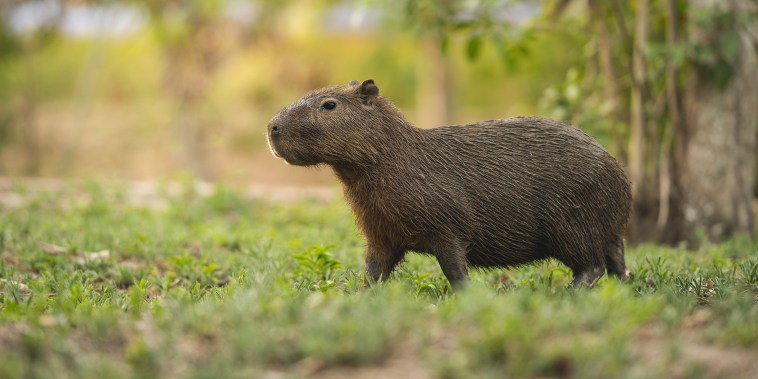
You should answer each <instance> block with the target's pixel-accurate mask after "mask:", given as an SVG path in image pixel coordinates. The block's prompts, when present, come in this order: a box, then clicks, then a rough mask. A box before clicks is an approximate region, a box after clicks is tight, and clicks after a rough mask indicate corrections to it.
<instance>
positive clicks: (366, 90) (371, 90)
mask: <svg viewBox="0 0 758 379" xmlns="http://www.w3.org/2000/svg"><path fill="white" fill-rule="evenodd" d="M360 90H361V91H360V93H361V100H362V101H363V104H366V105H371V104H373V103H374V99H376V97H377V96H379V87H377V86H376V84H374V80H373V79H369V80H366V81H365V82H363V83H361V89H360Z"/></svg>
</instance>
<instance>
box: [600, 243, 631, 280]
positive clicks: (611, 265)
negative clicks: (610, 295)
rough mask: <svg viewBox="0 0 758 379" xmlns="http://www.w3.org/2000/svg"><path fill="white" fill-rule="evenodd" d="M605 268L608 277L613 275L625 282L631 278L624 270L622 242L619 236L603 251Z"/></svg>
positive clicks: (629, 273)
mask: <svg viewBox="0 0 758 379" xmlns="http://www.w3.org/2000/svg"><path fill="white" fill-rule="evenodd" d="M605 267H606V268H607V269H608V274H609V275H615V276H616V277H618V278H619V279H621V280H627V279H629V277H630V276H631V271H629V270H627V269H626V264H625V263H624V241H623V240H622V239H621V236H618V238H617V239H616V240H615V241H614V242H613V244H612V245H611V246H609V247H608V249H606V251H605Z"/></svg>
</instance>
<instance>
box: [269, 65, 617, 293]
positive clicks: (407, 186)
mask: <svg viewBox="0 0 758 379" xmlns="http://www.w3.org/2000/svg"><path fill="white" fill-rule="evenodd" d="M330 108H331V109H330ZM268 140H269V145H270V147H271V150H272V152H273V153H274V154H275V155H276V156H279V157H282V158H284V159H285V160H286V161H287V162H289V163H290V164H294V165H303V166H308V165H316V164H326V165H329V166H331V167H332V169H334V172H335V173H336V174H337V176H338V177H339V179H340V181H341V182H342V184H343V188H344V192H345V196H346V198H347V200H348V202H349V203H350V205H351V207H352V209H353V211H354V212H355V215H356V217H357V221H358V224H359V226H360V228H361V230H362V231H363V233H364V235H365V237H366V244H367V246H366V270H367V272H368V277H369V278H370V279H371V280H380V279H386V278H387V277H388V276H389V274H390V273H391V272H392V270H393V269H394V267H395V266H396V265H397V264H398V263H399V262H400V261H401V260H402V259H403V257H404V256H405V254H406V252H408V251H416V252H421V253H428V254H432V255H434V256H435V257H436V258H437V260H438V261H439V264H440V266H441V268H442V271H443V272H444V273H445V276H447V278H448V279H449V280H450V282H451V284H453V285H457V284H459V283H461V282H462V281H464V280H466V279H467V278H468V266H476V267H509V266H515V265H521V264H525V263H529V262H533V261H536V260H541V259H545V258H548V257H554V258H556V259H558V260H559V261H561V262H563V263H564V264H566V265H567V266H568V267H570V268H571V269H572V271H573V273H574V280H573V282H572V285H574V286H577V285H581V284H586V285H587V286H590V287H591V286H593V285H594V283H595V282H596V281H597V279H598V278H599V277H600V276H602V275H603V273H604V272H605V271H606V270H607V271H608V273H610V274H614V275H616V276H619V277H622V278H625V277H626V276H627V271H626V268H625V265H624V244H623V241H622V233H623V231H624V228H625V226H626V223H627V220H628V217H629V209H630V202H631V190H630V184H629V180H628V179H627V177H626V175H625V173H624V171H623V169H622V168H621V167H620V165H619V164H618V162H617V161H616V160H615V159H614V158H613V157H612V156H611V155H610V154H609V153H608V152H607V151H605V150H604V149H603V148H602V147H601V146H600V145H599V144H598V143H597V142H596V141H595V140H593V139H592V138H591V137H589V136H588V135H587V134H585V133H583V132H582V131H581V130H579V129H577V128H575V127H573V126H571V125H568V124H565V123H562V122H558V121H552V120H547V119H543V118H538V117H515V118H509V119H504V120H491V121H482V122H477V123H474V124H469V125H456V126H442V127H438V128H434V129H427V130H425V129H418V128H415V127H413V126H412V125H411V124H410V123H409V122H408V121H407V120H406V119H405V117H403V115H402V114H401V113H400V111H399V110H398V109H397V108H396V107H395V106H394V105H393V104H392V103H391V102H390V101H389V100H388V99H386V98H384V97H382V96H379V90H378V88H377V87H376V85H375V84H374V82H373V81H372V80H367V81H365V82H363V83H362V84H360V85H359V84H358V82H355V81H353V82H351V83H350V84H349V85H347V86H334V87H328V88H323V89H320V90H316V91H313V92H311V93H309V94H307V95H305V96H304V97H303V98H302V99H301V100H299V101H297V102H295V103H293V104H292V105H290V106H288V107H286V108H285V109H283V110H282V111H281V112H279V113H278V114H277V115H276V116H274V118H273V119H272V120H271V122H270V124H269V126H268Z"/></svg>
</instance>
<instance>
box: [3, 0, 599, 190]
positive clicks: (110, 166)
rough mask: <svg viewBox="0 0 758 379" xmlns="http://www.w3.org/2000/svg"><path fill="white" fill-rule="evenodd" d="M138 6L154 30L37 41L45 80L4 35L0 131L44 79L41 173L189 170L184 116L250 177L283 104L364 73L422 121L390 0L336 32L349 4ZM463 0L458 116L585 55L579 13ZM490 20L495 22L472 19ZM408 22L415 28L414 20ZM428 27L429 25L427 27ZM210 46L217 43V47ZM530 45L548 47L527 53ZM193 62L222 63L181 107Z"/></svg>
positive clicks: (11, 151)
mask: <svg viewBox="0 0 758 379" xmlns="http://www.w3.org/2000/svg"><path fill="white" fill-rule="evenodd" d="M127 3H128V4H131V5H133V6H137V7H140V8H141V9H145V12H144V14H145V15H147V17H148V19H147V20H148V21H149V23H148V24H147V26H148V27H146V28H143V29H141V30H140V31H139V32H137V33H136V34H130V35H123V36H116V37H113V36H91V37H72V36H67V35H60V34H58V35H59V37H60V38H53V39H48V40H46V43H44V44H35V45H33V46H32V45H30V47H31V49H30V50H28V54H30V55H28V56H27V58H28V57H33V58H34V61H35V62H37V64H36V65H35V66H34V75H33V77H34V82H33V84H30V82H29V81H28V78H29V75H28V72H27V70H28V69H29V67H28V63H27V61H26V60H25V58H24V55H23V54H20V53H19V50H17V49H20V48H21V46H22V45H21V44H22V42H23V40H24V38H25V37H24V36H19V35H15V34H12V33H11V34H7V36H8V37H10V38H5V39H3V41H6V42H3V44H2V46H7V49H10V50H8V51H16V53H13V54H12V55H9V54H4V55H3V57H4V58H3V61H2V62H1V63H0V64H2V65H3V69H2V70H0V83H2V85H0V98H2V99H3V101H2V103H3V104H5V105H4V106H3V107H2V108H3V111H2V115H3V116H4V117H0V120H7V121H6V123H5V124H4V125H6V127H5V128H4V129H2V130H4V131H5V132H4V133H0V135H4V136H13V135H15V134H17V133H18V131H19V130H20V129H19V128H21V127H22V125H21V124H18V119H19V117H20V116H19V114H20V113H19V112H20V108H19V104H21V100H22V99H23V98H24V97H23V96H24V94H25V93H27V90H28V86H29V85H33V86H34V88H35V99H36V102H37V103H36V104H37V106H36V108H35V109H34V110H35V112H36V113H35V117H34V119H35V120H36V125H37V127H38V129H39V130H38V133H37V134H38V135H40V136H44V137H43V138H42V140H41V141H40V144H41V147H40V148H39V153H38V156H39V157H40V159H41V167H40V170H39V172H38V174H41V175H52V176H61V175H64V176H66V175H105V174H106V173H107V174H108V175H117V176H124V177H131V178H134V177H137V178H140V177H142V178H144V177H153V176H165V175H172V174H174V173H176V172H181V171H183V170H186V169H187V167H186V165H185V162H184V161H183V160H182V158H181V154H179V151H180V150H181V149H182V148H181V143H180V140H179V138H178V136H179V134H177V133H180V132H177V130H181V129H177V127H176V126H175V121H174V120H175V118H176V117H178V116H177V115H181V114H186V115H187V116H190V117H191V119H192V120H197V121H196V122H200V123H202V124H203V125H205V126H204V128H205V130H206V131H207V132H206V133H205V134H204V135H203V136H202V138H203V139H204V141H206V142H207V145H208V150H209V155H210V156H211V157H212V162H213V165H214V166H215V167H217V168H218V170H219V171H220V173H219V177H220V178H225V179H230V180H234V179H239V178H245V177H249V175H250V174H249V173H247V172H246V169H243V167H249V166H251V165H252V166H255V167H257V165H258V164H257V163H255V159H259V158H255V157H254V155H255V154H251V151H256V150H259V149H262V148H264V146H265V139H264V138H263V130H264V127H265V124H266V123H267V121H268V119H269V118H270V117H271V116H272V115H273V114H274V113H275V112H276V111H277V110H278V109H279V108H280V107H282V106H283V105H285V104H288V103H290V102H291V101H293V100H295V99H297V98H298V97H300V96H301V95H302V94H303V93H304V92H306V91H309V90H311V89H313V88H317V87H321V86H324V85H329V84H335V83H347V82H348V81H350V80H353V79H366V78H374V79H376V80H377V83H378V84H379V87H380V88H381V91H382V93H383V94H384V95H386V96H388V97H390V98H391V99H393V100H394V101H395V102H396V103H397V104H398V105H399V106H400V107H401V108H403V109H404V110H405V112H406V113H407V114H408V116H409V118H410V119H411V120H413V119H414V117H415V115H414V112H413V109H414V107H415V105H416V104H415V102H416V99H417V97H416V96H415V90H416V84H417V75H418V71H417V70H418V68H417V63H416V62H417V60H418V59H417V58H418V56H417V54H418V47H417V37H416V36H417V34H416V33H414V32H409V29H408V28H407V27H401V28H397V27H394V25H396V24H395V22H397V20H398V18H396V17H394V16H393V11H392V5H384V4H378V3H373V2H370V1H369V2H366V3H364V4H365V5H362V6H359V7H358V8H350V7H348V8H346V9H347V10H348V11H349V12H358V13H360V12H363V13H360V14H363V17H364V18H365V19H366V20H374V21H369V23H368V24H365V25H364V26H360V25H361V24H357V26H356V25H353V24H349V25H347V26H344V25H343V26H342V27H346V28H347V29H335V26H334V25H331V24H330V23H334V21H333V19H334V17H335V16H334V12H337V11H339V9H340V8H339V7H345V6H347V3H340V2H328V1H326V2H305V1H291V2H279V1H250V2H245V3H246V4H250V5H251V6H252V9H253V10H254V13H253V16H251V17H253V18H252V21H251V22H250V23H248V24H231V23H232V20H230V19H228V17H229V16H228V10H224V9H222V8H220V7H221V4H223V3H224V2H219V1H211V2H204V1H198V2H192V1H190V2H175V1H137V0H134V1H129V2H127ZM433 3H434V2H424V1H421V2H403V6H404V7H414V9H416V12H417V15H418V16H419V17H422V13H423V14H425V15H426V14H427V13H428V12H429V11H430V8H429V7H431V6H432V5H433ZM90 4H92V3H90ZM99 4H101V5H103V6H107V4H110V3H108V2H104V3H99ZM393 4H396V3H393ZM455 4H456V7H458V8H456V9H460V10H461V11H465V12H469V16H467V17H468V18H466V19H461V20H459V21H456V24H455V25H444V26H439V28H442V27H444V28H446V29H445V33H447V34H446V35H447V37H446V38H445V40H446V42H445V45H446V46H447V49H448V50H449V52H450V54H449V56H450V58H451V60H452V67H453V69H454V70H455V75H454V88H453V91H454V95H455V106H456V107H457V108H458V111H457V112H456V114H457V115H458V119H457V120H455V121H456V122H470V121H475V120H477V119H482V118H500V117H505V116H511V115H518V114H529V113H535V111H536V106H535V104H536V102H537V100H538V99H539V98H540V97H541V96H542V93H543V91H544V89H545V88H546V87H548V86H549V85H550V84H551V83H555V82H558V81H560V80H562V78H563V77H564V76H565V72H566V70H567V68H568V67H571V66H577V65H580V64H581V62H582V61H583V60H584V57H583V56H582V54H581V49H580V48H578V47H579V46H582V45H583V44H585V43H586V41H587V37H586V36H585V35H584V33H582V31H581V30H580V29H578V28H576V23H575V21H573V20H565V21H563V20H562V21H560V22H558V23H556V24H553V25H550V26H548V27H547V28H541V29H539V30H537V29H528V32H519V30H520V29H518V28H515V27H512V26H508V25H506V24H504V23H499V22H496V21H495V20H493V16H492V12H493V9H494V8H493V7H494V6H495V5H496V4H497V2H487V1H485V2H481V3H477V6H476V7H473V8H472V7H470V6H469V8H470V9H469V8H467V9H468V10H466V9H463V8H461V7H465V6H467V5H466V4H465V3H464V2H455ZM472 4H473V3H472ZM448 11H450V10H448ZM472 12H473V13H472ZM411 15H412V14H409V15H408V16H409V17H410V16H411ZM424 17H430V18H429V21H428V22H429V23H432V24H434V23H435V22H439V21H440V20H437V21H434V17H444V14H438V13H432V14H431V16H424ZM480 17H484V18H487V19H489V20H490V21H489V22H488V23H479V22H474V21H475V20H477V19H478V18H480ZM234 22H237V21H234ZM403 22H404V23H405V25H406V26H409V25H410V22H411V21H409V20H407V19H406V20H405V21H403ZM425 22H427V21H425ZM209 23H213V25H216V24H219V25H221V26H222V28H223V29H212V30H226V28H238V29H236V30H238V31H237V32H234V33H235V34H234V36H235V37H233V38H231V37H230V38H231V40H230V39H228V38H226V37H225V36H226V35H227V34H223V33H226V32H223V33H222V34H219V35H215V36H214V34H212V32H210V31H208V32H207V33H205V32H202V30H204V29H203V28H209V27H210V25H211V24H209ZM235 25H237V26H235ZM350 25H353V26H350ZM372 25H373V26H372ZM190 28H194V29H190ZM213 28H216V26H213ZM419 28H420V29H419V31H418V32H419V33H421V32H422V31H420V30H421V29H424V28H426V26H422V27H419ZM205 30H211V29H205ZM189 33H194V34H189ZM208 33H211V34H208ZM213 33H215V32H213ZM219 33H221V32H219ZM207 38H212V39H210V40H207V41H206V39H207ZM219 38H220V39H219ZM203 41H206V42H203ZM209 41H210V42H209ZM213 41H216V42H213ZM218 41H221V42H222V44H221V45H220V44H219V43H221V42H218ZM203 43H205V44H208V43H211V45H208V46H209V49H211V50H208V49H205V47H203V46H205V45H203ZM222 45H223V46H222ZM527 45H529V46H535V47H536V46H538V48H531V49H528V51H527V49H526V46H527ZM14 46H15V47H14ZM13 49H16V50H13ZM504 49H505V50H504ZM556 51H560V54H559V56H556V54H555V52H556ZM203 52H207V53H203ZM504 54H505V55H507V59H505V60H504V57H505V55H504ZM172 57H173V58H172ZM177 57H178V58H177ZM504 62H505V66H504ZM508 62H511V63H508ZM515 62H520V63H519V64H518V65H516V64H515ZM192 65H195V66H194V67H197V68H193V69H192V70H195V71H193V72H195V73H197V72H200V73H202V71H198V70H205V68H203V67H210V66H207V65H211V66H212V71H207V74H202V75H203V76H201V80H202V83H204V84H202V86H203V87H202V90H200V91H199V92H196V93H195V95H194V96H195V97H196V98H197V100H196V101H194V102H193V103H192V106H191V107H186V108H181V107H179V108H178V106H177V105H176V99H177V98H178V97H179V96H183V95H182V93H183V92H175V91H173V90H171V91H169V92H167V89H171V88H180V87H176V85H177V83H178V85H181V84H188V85H192V88H195V89H196V88H199V87H197V85H196V84H193V83H195V82H193V80H195V79H196V78H197V75H196V74H191V73H190V74H187V73H188V71H187V70H188V67H193V66H192ZM504 67H509V68H510V71H509V70H508V69H504ZM513 70H517V71H513ZM516 72H517V73H518V75H513V73H516ZM182 73H185V74H182ZM172 80H173V82H172ZM174 82H176V83H174ZM172 83H173V84H172ZM172 91H173V92H172ZM177 112H179V113H177ZM5 141H7V143H6V144H5V145H0V146H4V147H3V148H2V149H1V150H0V157H2V160H3V161H5V162H16V163H21V161H23V160H24V159H25V158H24V155H23V154H22V153H21V152H22V151H23V149H24V147H23V145H21V144H20V142H19V141H18V140H12V139H8V137H6V138H5ZM123 157H129V159H126V160H125V159H123ZM251 160H252V161H251ZM4 166H5V167H2V168H0V170H3V171H4V173H5V174H13V175H18V174H23V173H24V171H23V167H24V166H23V165H20V164H6V165H4ZM255 169H256V168H253V170H255ZM248 170H249V169H248ZM252 175H253V176H255V175H256V173H255V172H253V174H252Z"/></svg>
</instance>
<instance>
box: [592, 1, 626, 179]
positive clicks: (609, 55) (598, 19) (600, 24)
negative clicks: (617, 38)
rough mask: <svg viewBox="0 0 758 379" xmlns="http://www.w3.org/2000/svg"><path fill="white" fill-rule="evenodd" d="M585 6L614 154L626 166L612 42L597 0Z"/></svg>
mask: <svg viewBox="0 0 758 379" xmlns="http://www.w3.org/2000/svg"><path fill="white" fill-rule="evenodd" d="M587 6H588V7H589V9H590V15H591V17H592V23H593V27H594V29H595V40H596V43H597V55H598V63H599V66H600V71H601V72H602V74H603V76H604V77H605V82H606V85H605V86H604V89H605V98H606V100H607V101H609V102H610V105H611V109H610V111H609V112H608V113H609V116H610V118H611V135H613V139H614V142H615V144H616V156H617V158H618V160H619V161H621V164H623V165H624V166H626V163H627V161H628V157H627V154H626V146H624V145H625V144H626V139H625V138H624V136H622V135H621V132H620V131H619V128H618V126H619V124H620V121H621V111H620V110H621V108H620V105H621V99H620V96H619V94H620V91H619V84H618V75H617V73H616V67H615V66H614V64H613V51H612V43H611V39H610V35H609V33H608V25H607V24H606V22H605V15H603V12H602V9H601V8H600V4H599V3H598V0H588V1H587Z"/></svg>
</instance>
